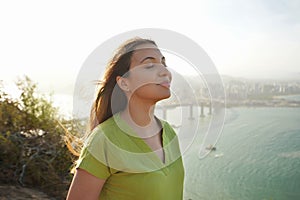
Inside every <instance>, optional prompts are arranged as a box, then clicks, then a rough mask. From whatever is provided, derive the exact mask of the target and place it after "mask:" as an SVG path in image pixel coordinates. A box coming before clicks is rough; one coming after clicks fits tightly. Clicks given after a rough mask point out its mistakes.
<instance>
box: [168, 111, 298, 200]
mask: <svg viewBox="0 0 300 200" xmlns="http://www.w3.org/2000/svg"><path fill="white" fill-rule="evenodd" d="M174 112H175V111H174ZM226 113H227V114H226V123H225V126H224V128H223V132H222V135H221V137H220V138H219V140H218V142H217V150H216V151H212V152H211V153H210V154H209V155H208V156H207V157H205V158H204V159H199V157H198V151H199V147H200V144H201V141H202V140H203V133H201V131H203V130H206V127H207V124H208V123H207V122H208V121H209V116H207V117H206V118H204V119H197V118H196V119H194V120H190V122H189V123H191V124H192V123H195V122H196V121H198V122H199V125H200V127H199V133H198V135H197V136H196V138H194V140H193V141H194V143H192V145H191V146H190V147H189V149H188V151H185V154H184V164H185V169H186V178H185V199H186V200H188V199H193V200H195V199H196V200H198V199H208V200H214V199H218V200H220V199H224V200H229V199H230V200H235V199H239V200H240V199H242V200H248V199H249V200H250V199H251V200H260V199H261V200H262V199H273V200H274V199H280V200H285V199H300V123H299V122H300V108H230V109H227V110H226ZM177 116H179V115H174V114H172V115H170V116H169V118H170V119H173V121H174V123H175V124H176V123H178V121H180V120H181V119H175V118H176V117H177ZM177 118H178V117H177ZM171 121H172V120H171ZM190 127H191V129H188V128H187V129H186V130H184V131H183V130H180V131H179V132H180V134H184V133H186V134H188V133H190V132H193V131H194V127H193V126H190Z"/></svg>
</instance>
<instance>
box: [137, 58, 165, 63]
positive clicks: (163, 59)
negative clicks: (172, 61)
mask: <svg viewBox="0 0 300 200" xmlns="http://www.w3.org/2000/svg"><path fill="white" fill-rule="evenodd" d="M148 59H150V60H155V59H156V58H154V57H151V56H148V57H146V58H143V59H142V60H141V61H140V63H143V62H144V61H145V60H148ZM165 59H166V58H165V57H164V56H163V57H161V60H162V61H165Z"/></svg>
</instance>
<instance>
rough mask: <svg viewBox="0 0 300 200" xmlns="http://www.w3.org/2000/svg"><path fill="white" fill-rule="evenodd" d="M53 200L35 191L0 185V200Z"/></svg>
mask: <svg viewBox="0 0 300 200" xmlns="http://www.w3.org/2000/svg"><path fill="white" fill-rule="evenodd" d="M12 199H14V200H29V199H31V200H55V199H54V198H51V197H49V196H47V195H46V194H44V193H43V192H40V191H38V190H35V189H31V188H25V187H21V186H12V185H0V200H12Z"/></svg>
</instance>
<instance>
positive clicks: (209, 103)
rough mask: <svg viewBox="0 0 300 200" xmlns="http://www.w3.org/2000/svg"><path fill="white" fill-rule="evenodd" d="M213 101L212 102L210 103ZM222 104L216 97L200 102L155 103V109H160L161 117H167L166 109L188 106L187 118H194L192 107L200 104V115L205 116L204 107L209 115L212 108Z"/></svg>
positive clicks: (219, 106)
mask: <svg viewBox="0 0 300 200" xmlns="http://www.w3.org/2000/svg"><path fill="white" fill-rule="evenodd" d="M212 102H213V103H212ZM222 105H225V103H224V101H222V100H220V99H217V100H211V99H202V101H200V103H172V104H164V105H157V107H156V109H159V110H162V112H163V113H162V114H163V118H164V119H167V111H168V109H174V108H177V107H189V119H190V120H193V119H194V113H193V108H194V107H198V106H200V108H201V110H200V117H202V118H203V117H205V114H204V108H205V107H207V108H208V113H207V115H211V114H212V112H213V109H218V108H221V107H223V106H222Z"/></svg>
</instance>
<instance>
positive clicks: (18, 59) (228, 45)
mask: <svg viewBox="0 0 300 200" xmlns="http://www.w3.org/2000/svg"><path fill="white" fill-rule="evenodd" d="M176 2H179V3H176ZM299 10H300V1H298V0H276V1H273V0H260V1H259V0H248V1H247V0H245V1H240V0H226V1H223V0H219V1H217V0H213V1H208V0H207V1H204V0H203V1H199V0H197V1H196V0H195V1H174V0H172V1H171V0H170V1H161V0H152V1H147V2H145V3H142V1H140V0H135V1H114V0H109V1H108V0H107V1H88V0H87V1H74V0H72V1H62V0H60V1H58V0H52V1H41V0H26V1H21V0H19V1H15V0H10V1H1V3H0V24H1V31H0V55H1V59H0V67H1V74H0V80H5V81H10V80H16V78H17V77H18V76H22V75H23V74H26V75H28V76H29V77H30V78H31V79H33V80H34V81H36V82H38V83H39V85H40V87H41V88H42V89H43V91H55V92H57V93H64V92H69V93H72V92H73V90H72V86H73V84H74V82H75V80H76V77H77V74H78V72H79V70H80V68H81V66H82V64H83V62H84V61H85V59H86V58H87V57H88V56H89V54H90V53H91V52H92V51H93V50H94V49H95V48H97V47H98V46H99V45H100V44H101V43H102V42H104V41H106V40H107V39H109V38H111V37H113V36H115V35H117V34H120V33H122V32H126V31H131V30H133V29H138V28H164V29H170V30H173V31H176V32H179V33H181V34H184V35H186V36H187V37H189V38H190V39H192V40H194V41H195V42H197V43H198V44H199V45H200V46H201V47H202V48H203V49H204V50H205V51H206V52H207V53H208V55H209V56H210V57H211V59H212V60H213V62H214V63H215V65H216V67H217V69H218V71H219V72H220V74H226V75H231V76H242V77H247V78H273V77H274V78H282V77H288V76H293V77H300V68H299V67H300V53H299V52H300V12H299Z"/></svg>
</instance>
